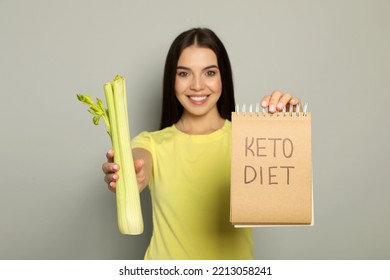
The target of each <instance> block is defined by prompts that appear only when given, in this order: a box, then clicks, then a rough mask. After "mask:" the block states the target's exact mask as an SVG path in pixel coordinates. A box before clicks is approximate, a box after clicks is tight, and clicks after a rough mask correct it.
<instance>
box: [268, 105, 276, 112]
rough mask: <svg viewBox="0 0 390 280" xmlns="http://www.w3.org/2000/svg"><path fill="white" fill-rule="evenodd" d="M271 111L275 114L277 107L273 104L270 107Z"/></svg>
mask: <svg viewBox="0 0 390 280" xmlns="http://www.w3.org/2000/svg"><path fill="white" fill-rule="evenodd" d="M269 111H270V112H275V105H273V104H271V105H269Z"/></svg>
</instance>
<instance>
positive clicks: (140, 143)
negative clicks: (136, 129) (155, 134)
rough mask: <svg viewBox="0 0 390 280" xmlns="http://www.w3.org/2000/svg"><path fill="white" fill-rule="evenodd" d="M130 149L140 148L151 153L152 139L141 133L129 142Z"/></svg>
mask: <svg viewBox="0 0 390 280" xmlns="http://www.w3.org/2000/svg"><path fill="white" fill-rule="evenodd" d="M131 148H132V149H134V148H142V149H145V150H147V151H149V152H150V153H152V138H151V135H150V133H149V132H146V131H144V132H141V133H140V134H138V135H137V136H136V137H134V138H133V139H132V140H131Z"/></svg>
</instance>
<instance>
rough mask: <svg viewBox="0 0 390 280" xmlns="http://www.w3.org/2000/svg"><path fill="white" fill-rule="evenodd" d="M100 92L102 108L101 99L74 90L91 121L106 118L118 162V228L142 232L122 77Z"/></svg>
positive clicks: (132, 232) (134, 233) (106, 85)
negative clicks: (102, 100) (102, 98)
mask: <svg viewBox="0 0 390 280" xmlns="http://www.w3.org/2000/svg"><path fill="white" fill-rule="evenodd" d="M104 93H105V97H106V102H107V107H108V110H104V108H103V109H102V103H101V101H100V102H99V101H98V105H96V104H94V103H93V101H92V99H91V98H90V97H89V96H88V95H81V94H78V95H77V97H78V99H79V100H80V101H81V102H83V103H84V104H86V105H89V106H90V107H91V109H90V110H89V112H90V113H92V114H94V115H95V116H94V119H93V122H94V124H98V121H99V118H100V117H102V118H103V119H104V121H105V122H106V125H107V129H108V133H109V134H110V137H111V142H112V146H113V148H114V152H115V156H114V157H115V162H117V163H118V164H119V165H120V166H121V168H120V170H119V171H118V175H119V180H118V181H117V184H116V201H117V216H118V227H119V231H120V232H121V233H122V234H131V235H137V234H141V233H142V232H143V220H142V211H141V202H140V196H139V190H138V183H137V178H136V175H135V170H134V161H133V156H132V151H131V145H130V130H129V121H128V115H127V101H126V83H125V79H124V78H123V77H121V76H118V75H117V76H116V77H115V78H114V80H113V81H112V82H109V83H105V84H104ZM96 107H97V108H98V109H96Z"/></svg>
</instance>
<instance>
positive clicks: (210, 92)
mask: <svg viewBox="0 0 390 280" xmlns="http://www.w3.org/2000/svg"><path fill="white" fill-rule="evenodd" d="M221 93H222V80H221V74H220V71H219V68H218V59H217V56H216V55H215V53H214V52H213V51H212V50H211V49H208V48H202V47H197V46H190V47H187V48H185V49H184V50H183V52H182V53H181V55H180V57H179V61H178V63H177V68H176V79H175V94H176V97H177V99H178V100H179V102H180V104H181V105H182V106H183V107H184V113H187V114H188V113H189V114H190V115H193V116H206V115H207V114H210V113H214V114H215V113H216V112H217V113H218V109H217V101H218V99H219V97H220V96H221Z"/></svg>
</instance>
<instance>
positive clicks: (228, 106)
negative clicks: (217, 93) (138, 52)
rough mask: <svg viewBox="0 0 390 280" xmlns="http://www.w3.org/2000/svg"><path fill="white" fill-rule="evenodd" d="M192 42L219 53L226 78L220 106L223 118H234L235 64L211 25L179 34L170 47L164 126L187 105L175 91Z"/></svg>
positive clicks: (174, 120) (177, 119) (174, 119)
mask: <svg viewBox="0 0 390 280" xmlns="http://www.w3.org/2000/svg"><path fill="white" fill-rule="evenodd" d="M192 45H196V46H199V47H204V48H209V49H211V50H212V51H214V53H215V55H216V56H217V60H218V67H219V70H220V73H221V80H222V94H221V97H220V98H219V100H218V102H217V108H218V112H219V114H220V115H221V117H222V118H224V119H228V120H231V112H232V111H234V108H235V100H234V89H233V75H232V68H231V65H230V60H229V56H228V54H227V51H226V49H225V47H224V45H223V43H222V42H221V40H220V39H219V38H218V37H217V35H216V34H215V33H214V32H213V31H211V30H210V29H207V28H193V29H190V30H188V31H185V32H183V33H181V34H180V35H179V36H177V37H176V39H175V40H174V41H173V43H172V45H171V47H170V49H169V51H168V55H167V58H166V61H165V68H164V79H163V100H162V113H161V124H160V129H163V128H165V127H168V126H171V125H173V124H175V123H176V122H178V121H179V119H180V117H181V115H182V114H183V106H182V105H181V104H180V102H179V101H178V100H177V98H176V95H175V79H176V68H177V62H178V61H179V57H180V55H181V53H182V51H183V50H184V49H185V48H187V47H189V46H192Z"/></svg>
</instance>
